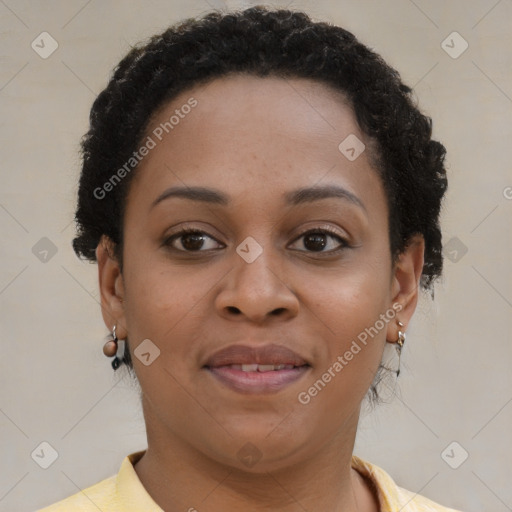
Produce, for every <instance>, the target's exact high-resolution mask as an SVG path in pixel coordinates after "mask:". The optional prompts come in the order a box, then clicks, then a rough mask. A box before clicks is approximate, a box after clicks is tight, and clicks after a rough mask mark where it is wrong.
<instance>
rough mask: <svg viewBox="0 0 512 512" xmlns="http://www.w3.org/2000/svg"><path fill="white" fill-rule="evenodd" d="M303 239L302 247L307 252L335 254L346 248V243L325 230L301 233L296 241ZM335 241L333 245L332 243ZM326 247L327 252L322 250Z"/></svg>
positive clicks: (336, 235)
mask: <svg viewBox="0 0 512 512" xmlns="http://www.w3.org/2000/svg"><path fill="white" fill-rule="evenodd" d="M300 239H303V242H302V244H301V245H302V247H304V248H305V250H306V251H308V252H325V253H327V252H336V251H337V250H340V249H342V248H344V247H346V246H348V244H347V242H346V241H345V240H344V239H343V238H341V237H340V236H339V235H338V234H336V233H334V232H332V231H330V230H327V229H314V230H310V231H306V232H305V233H302V234H301V235H300V236H299V237H298V238H297V240H300ZM333 240H334V241H335V242H336V241H337V243H333V242H332V241H333ZM326 247H327V250H324V249H325V248H326Z"/></svg>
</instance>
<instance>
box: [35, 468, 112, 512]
mask: <svg viewBox="0 0 512 512" xmlns="http://www.w3.org/2000/svg"><path fill="white" fill-rule="evenodd" d="M116 500H117V497H116V476H111V477H109V478H106V479H105V480H102V481H101V482H98V483H97V484H94V485H92V486H90V487H88V488H87V489H84V490H83V491H80V492H77V493H76V494H73V495H72V496H69V497H68V498H66V499H64V500H62V501H59V502H57V503H54V504H53V505H50V506H48V507H45V508H42V509H39V510H38V512H69V511H70V510H73V511H76V512H89V511H91V512H92V511H94V512H98V510H116V509H117V507H116V503H117V502H116Z"/></svg>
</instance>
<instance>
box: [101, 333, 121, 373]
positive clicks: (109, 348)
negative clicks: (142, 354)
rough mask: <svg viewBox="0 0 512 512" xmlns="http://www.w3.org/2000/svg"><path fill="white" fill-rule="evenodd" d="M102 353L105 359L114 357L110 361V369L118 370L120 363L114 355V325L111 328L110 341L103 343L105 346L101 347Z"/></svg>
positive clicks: (115, 339) (115, 338) (115, 350)
mask: <svg viewBox="0 0 512 512" xmlns="http://www.w3.org/2000/svg"><path fill="white" fill-rule="evenodd" d="M103 353H104V354H105V355H106V356H107V357H112V356H115V357H114V359H113V360H112V368H114V370H117V369H118V368H119V366H120V365H121V361H120V360H119V358H118V357H117V356H116V354H117V336H116V326H115V325H114V327H113V328H112V339H111V340H108V341H107V342H106V343H105V345H103Z"/></svg>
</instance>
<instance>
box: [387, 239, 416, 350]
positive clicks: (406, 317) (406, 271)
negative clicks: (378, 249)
mask: <svg viewBox="0 0 512 512" xmlns="http://www.w3.org/2000/svg"><path fill="white" fill-rule="evenodd" d="M424 253H425V240H424V238H423V236H422V235H420V234H417V235H414V236H413V237H411V239H410V240H409V243H408V244H407V247H406V248H405V250H404V251H403V252H402V254H400V255H399V259H398V261H397V262H396V264H395V267H394V271H393V276H392V284H391V297H392V304H395V308H394V309H395V311H397V314H396V320H399V321H400V322H402V323H403V324H404V326H403V327H399V326H398V325H397V323H396V322H390V323H389V324H388V328H387V336H386V339H387V341H388V342H389V343H394V342H395V341H396V340H397V339H398V331H399V330H401V331H402V332H405V330H406V329H407V325H408V324H409V321H410V320H411V317H412V315H413V313H414V311H415V309H416V305H417V303H418V293H419V289H420V278H421V273H422V271H423V263H424ZM397 304H400V306H401V307H402V308H401V309H400V310H398V309H397Z"/></svg>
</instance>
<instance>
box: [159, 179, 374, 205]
mask: <svg viewBox="0 0 512 512" xmlns="http://www.w3.org/2000/svg"><path fill="white" fill-rule="evenodd" d="M172 197H178V198H182V199H190V200H192V201H202V202H205V203H210V204H218V205H221V206H228V205H229V203H230V198H229V196H228V195H226V194H225V193H223V192H221V191H219V190H215V189H213V188H207V187H171V188H169V189H167V190H165V191H164V192H163V193H162V194H160V195H159V196H158V197H157V198H156V199H155V200H154V201H153V203H152V204H151V208H154V207H155V206H156V205H157V204H159V203H161V202H162V201H165V200H167V199H170V198H172ZM329 198H338V199H344V200H347V201H349V202H351V203H352V204H355V205H356V206H358V207H360V208H361V209H363V210H364V211H365V212H366V208H365V206H364V204H363V203H362V201H361V200H360V199H359V198H358V197H357V196H356V195H354V194H353V193H352V192H350V191H349V190H347V189H345V188H343V187H340V186H339V185H322V186H314V187H304V188H298V189H296V190H292V191H291V192H287V193H286V194H285V195H284V199H285V202H286V204H288V205H292V206H297V205H299V204H304V203H310V202H313V201H318V200H320V199H329Z"/></svg>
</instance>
